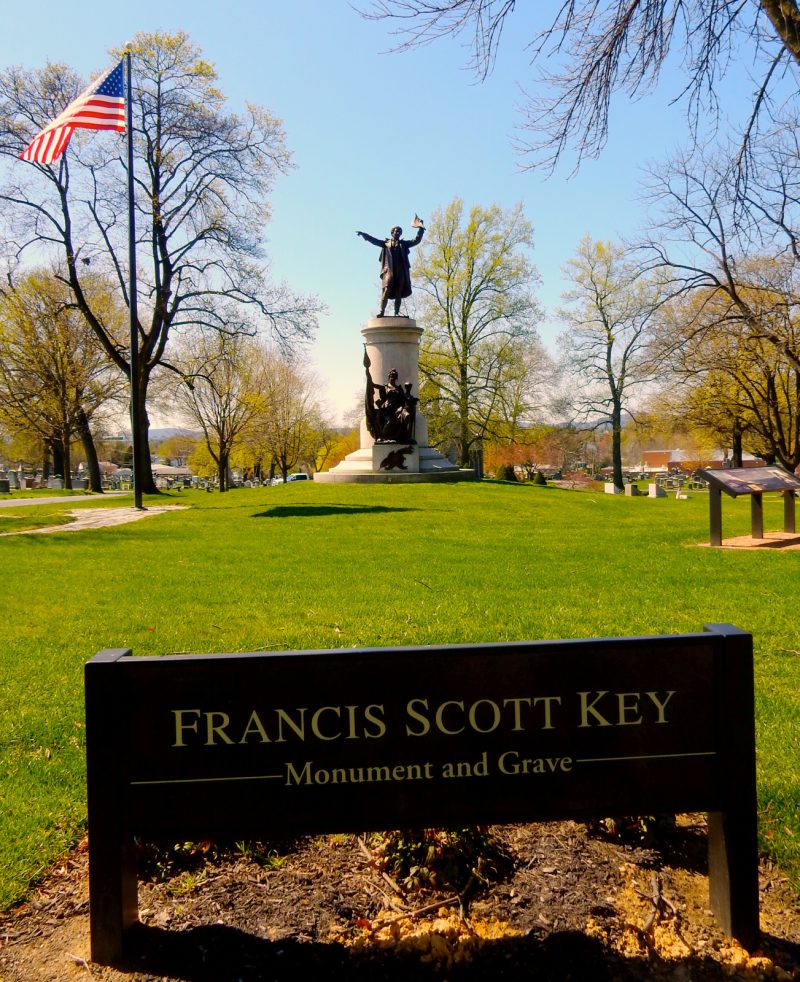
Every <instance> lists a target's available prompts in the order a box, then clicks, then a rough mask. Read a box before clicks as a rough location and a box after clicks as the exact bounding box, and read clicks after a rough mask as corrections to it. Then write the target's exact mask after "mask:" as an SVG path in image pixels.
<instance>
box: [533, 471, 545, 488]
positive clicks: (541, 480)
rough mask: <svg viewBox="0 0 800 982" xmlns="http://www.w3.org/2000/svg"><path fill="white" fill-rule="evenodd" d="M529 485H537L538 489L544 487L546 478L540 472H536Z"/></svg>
mask: <svg viewBox="0 0 800 982" xmlns="http://www.w3.org/2000/svg"><path fill="white" fill-rule="evenodd" d="M531 483H532V484H536V485H539V486H540V487H541V486H544V487H546V486H547V478H546V477H545V476H544V474H542V472H541V471H536V473H535V474H534V475H533V480H532V481H531Z"/></svg>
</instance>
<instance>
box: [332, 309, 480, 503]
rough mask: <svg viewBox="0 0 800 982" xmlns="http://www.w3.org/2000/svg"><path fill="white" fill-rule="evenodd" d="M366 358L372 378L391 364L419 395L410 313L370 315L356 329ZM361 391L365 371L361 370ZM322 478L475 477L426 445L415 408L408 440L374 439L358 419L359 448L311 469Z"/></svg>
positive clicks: (381, 377) (379, 379) (416, 335)
mask: <svg viewBox="0 0 800 982" xmlns="http://www.w3.org/2000/svg"><path fill="white" fill-rule="evenodd" d="M361 334H362V337H363V338H364V346H365V348H366V352H367V355H368V357H369V361H370V368H369V371H370V375H371V376H372V381H373V382H374V383H376V384H380V385H383V384H385V383H386V379H387V376H388V375H389V372H390V371H391V370H392V369H395V370H396V371H397V374H398V382H399V384H400V385H405V384H406V383H411V394H412V395H414V396H418V395H419V339H420V337H421V336H422V328H421V327H417V322H416V321H415V320H413V318H411V317H373V318H371V319H370V320H369V321H367V324H366V326H365V327H363V328H362V329H361ZM364 388H365V391H366V372H365V375H364ZM314 480H315V481H321V482H323V483H325V482H328V483H336V482H342V483H375V484H379V483H387V484H388V483H400V482H406V483H421V482H425V481H474V480H475V472H474V471H473V470H469V469H464V468H460V467H457V466H456V465H455V464H453V463H452V462H451V461H449V460H448V459H447V458H446V457H443V456H442V455H441V454H440V453H439V452H438V451H437V450H434V449H433V448H432V447H429V446H428V426H427V423H426V422H425V418H424V416H423V415H422V413H420V412H419V411H418V412H417V414H416V420H415V424H414V442H413V443H382V442H379V443H376V442H375V439H374V437H373V436H372V435H371V434H370V432H369V430H368V429H367V422H366V417H365V418H364V419H362V421H361V431H360V449H359V450H356V451H355V452H354V453H351V454H348V455H347V457H345V459H344V460H343V461H342V462H341V463H340V464H337V465H336V467H334V468H332V469H331V470H329V471H324V472H323V473H321V474H315V475H314Z"/></svg>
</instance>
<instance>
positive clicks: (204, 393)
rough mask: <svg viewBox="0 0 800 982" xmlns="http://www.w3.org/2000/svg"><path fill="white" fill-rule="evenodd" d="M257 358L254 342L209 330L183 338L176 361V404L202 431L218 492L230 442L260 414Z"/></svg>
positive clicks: (260, 372) (226, 469)
mask: <svg viewBox="0 0 800 982" xmlns="http://www.w3.org/2000/svg"><path fill="white" fill-rule="evenodd" d="M260 355H261V349H260V348H259V345H258V343H257V341H256V340H255V339H254V338H251V337H249V336H248V335H245V334H226V333H224V332H220V331H214V332H205V333H204V334H201V335H199V336H197V335H195V336H193V337H191V338H187V339H186V341H185V342H184V344H183V346H182V349H181V352H180V355H179V357H178V359H177V364H178V366H179V367H180V371H181V384H180V385H178V387H177V389H176V402H177V403H178V405H179V406H180V407H181V408H182V409H183V411H184V413H185V415H186V417H187V419H188V421H189V422H191V423H193V424H195V425H197V426H199V427H200V429H201V430H202V431H203V436H204V438H205V442H206V447H207V449H208V452H209V454H210V455H211V458H212V460H213V461H214V463H215V464H216V468H217V479H218V486H219V490H220V491H223V492H224V491H227V490H228V474H229V471H230V459H231V454H232V452H233V449H234V447H235V445H236V442H237V440H238V439H239V438H240V436H241V434H242V433H243V431H244V430H245V429H246V427H247V426H248V424H249V423H250V422H251V421H252V420H253V419H254V418H255V417H256V416H257V415H258V413H259V412H260V411H262V410H263V390H264V384H265V378H264V369H265V365H264V360H263V358H262V357H260Z"/></svg>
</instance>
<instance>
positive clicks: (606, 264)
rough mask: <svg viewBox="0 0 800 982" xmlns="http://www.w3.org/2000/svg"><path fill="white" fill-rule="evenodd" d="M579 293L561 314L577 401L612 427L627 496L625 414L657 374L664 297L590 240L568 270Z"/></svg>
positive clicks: (616, 249)
mask: <svg viewBox="0 0 800 982" xmlns="http://www.w3.org/2000/svg"><path fill="white" fill-rule="evenodd" d="M564 272H565V275H566V276H567V277H568V278H569V280H570V281H571V282H572V288H571V289H570V290H568V291H567V292H566V293H565V294H564V295H563V297H562V299H563V301H564V304H565V306H564V307H563V308H561V310H559V315H560V317H561V318H562V319H563V320H564V321H565V322H566V323H567V325H568V329H567V330H566V331H564V332H563V333H562V334H561V335H560V336H559V346H560V348H561V353H562V365H563V370H564V373H565V376H566V377H567V378H569V379H571V380H572V382H571V384H570V387H569V391H570V393H571V397H570V402H571V404H572V406H573V409H574V411H575V412H576V413H577V415H578V416H579V417H581V418H583V419H584V420H586V421H589V422H590V423H591V424H592V425H593V426H595V427H600V426H610V427H611V449H612V465H613V481H614V485H615V487H617V488H619V489H620V490H621V489H622V487H623V484H624V481H623V476H622V429H623V412H624V410H625V409H626V408H628V406H629V401H630V398H631V395H632V393H633V391H634V389H635V388H636V387H637V386H641V385H642V384H643V383H644V382H647V381H649V379H650V377H651V373H652V362H651V357H652V356H651V353H650V352H651V347H650V339H651V331H652V328H653V322H654V318H655V315H656V313H657V311H658V309H659V306H660V303H661V300H662V297H663V294H662V288H661V286H660V284H659V283H658V282H656V280H655V278H654V277H652V276H650V277H643V276H642V275H641V272H640V269H639V268H638V266H637V264H635V263H633V262H632V261H631V260H630V258H629V257H628V255H627V253H626V250H625V249H624V248H623V247H622V246H618V245H614V244H612V243H610V242H594V241H592V239H591V237H590V236H585V237H584V238H583V239H582V240H581V243H580V245H579V247H578V251H577V254H576V257H575V259H572V260H570V261H569V263H567V264H566V266H565V268H564Z"/></svg>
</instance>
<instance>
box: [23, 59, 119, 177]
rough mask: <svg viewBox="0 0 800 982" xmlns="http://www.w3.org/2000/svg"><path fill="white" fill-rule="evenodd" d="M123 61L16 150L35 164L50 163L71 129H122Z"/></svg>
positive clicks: (61, 148) (59, 151) (56, 155)
mask: <svg viewBox="0 0 800 982" xmlns="http://www.w3.org/2000/svg"><path fill="white" fill-rule="evenodd" d="M123 64H124V63H123V62H120V63H119V64H118V65H117V66H116V67H114V68H109V70H108V71H107V72H106V73H105V74H104V75H101V76H100V78H98V79H97V80H96V81H94V82H92V84H91V85H90V86H89V88H88V89H86V90H85V91H84V92H82V93H81V94H80V95H79V96H78V98H77V99H75V100H73V101H72V102H71V103H70V104H69V105H68V106H67V108H66V109H65V110H64V112H63V113H61V115H60V116H58V117H57V118H56V119H54V120H53V122H52V123H48V124H47V126H45V128H44V129H43V130H42V131H41V132H40V133H38V134H37V135H36V136H35V137H34V138H33V140H32V141H31V143H30V144H29V145H28V146H27V148H26V149H25V150H24V151H23V152H22V153H21V154H20V157H21V158H22V159H23V160H30V161H32V162H33V163H35V164H52V163H54V162H55V161H56V160H58V158H59V157H60V156H61V154H62V153H63V152H64V150H65V149H66V146H67V144H68V143H69V138H70V137H71V136H72V131H73V130H75V129H83V130H118V131H119V132H120V133H124V132H125V95H124V89H123Z"/></svg>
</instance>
